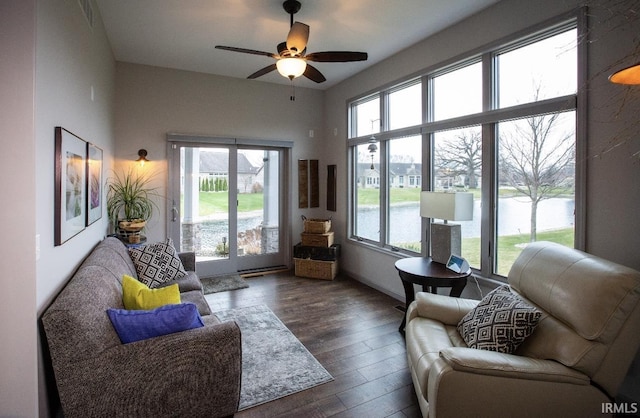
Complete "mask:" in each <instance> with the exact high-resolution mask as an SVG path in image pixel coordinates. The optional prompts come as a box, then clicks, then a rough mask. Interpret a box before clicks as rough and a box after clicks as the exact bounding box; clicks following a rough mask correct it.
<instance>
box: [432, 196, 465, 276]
mask: <svg viewBox="0 0 640 418" xmlns="http://www.w3.org/2000/svg"><path fill="white" fill-rule="evenodd" d="M420 216H422V217H423V218H431V219H443V220H444V223H436V222H433V223H432V224H431V258H432V259H433V261H435V262H437V263H442V264H446V263H447V261H448V260H449V256H450V255H451V254H454V255H457V256H461V255H462V254H461V252H462V244H461V242H462V232H461V231H462V228H461V226H460V225H459V224H450V223H447V221H470V220H472V219H473V193H466V192H464V193H463V192H458V193H448V192H421V193H420Z"/></svg>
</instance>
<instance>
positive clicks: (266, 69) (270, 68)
mask: <svg viewBox="0 0 640 418" xmlns="http://www.w3.org/2000/svg"><path fill="white" fill-rule="evenodd" d="M275 69H276V64H271V65H267V66H266V67H264V68H262V69H260V70H258V71H256V72H255V73H253V74H251V75H250V76H249V77H247V78H249V79H254V78H258V77H261V76H263V75H265V74H269V73H270V72H271V71H273V70H275Z"/></svg>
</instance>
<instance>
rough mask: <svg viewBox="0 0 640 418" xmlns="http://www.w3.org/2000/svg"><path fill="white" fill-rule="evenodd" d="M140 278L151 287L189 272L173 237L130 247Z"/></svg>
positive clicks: (130, 253)
mask: <svg viewBox="0 0 640 418" xmlns="http://www.w3.org/2000/svg"><path fill="white" fill-rule="evenodd" d="M129 255H130V256H131V259H132V260H133V264H134V265H135V267H136V272H137V273H138V280H140V281H141V282H142V283H144V284H146V285H147V286H149V287H150V288H152V289H153V288H156V287H158V286H160V285H161V284H162V283H165V282H168V281H171V280H175V279H178V278H180V277H183V276H184V275H186V274H187V272H186V271H185V270H184V266H183V265H182V261H180V257H179V256H178V252H177V251H176V249H175V247H174V246H173V241H172V240H171V238H169V239H167V240H166V241H164V242H156V243H153V244H147V245H143V246H141V247H132V248H129Z"/></svg>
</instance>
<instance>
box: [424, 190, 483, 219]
mask: <svg viewBox="0 0 640 418" xmlns="http://www.w3.org/2000/svg"><path fill="white" fill-rule="evenodd" d="M420 216H422V217H423V218H432V219H444V220H446V221H470V220H472V219H473V193H466V192H465V193H447V192H422V193H420Z"/></svg>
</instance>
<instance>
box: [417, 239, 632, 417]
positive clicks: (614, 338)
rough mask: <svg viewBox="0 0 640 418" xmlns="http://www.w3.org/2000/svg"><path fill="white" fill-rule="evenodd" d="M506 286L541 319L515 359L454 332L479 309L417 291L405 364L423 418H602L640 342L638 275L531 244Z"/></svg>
mask: <svg viewBox="0 0 640 418" xmlns="http://www.w3.org/2000/svg"><path fill="white" fill-rule="evenodd" d="M508 282H509V285H510V286H511V290H512V291H513V292H515V293H518V294H519V295H520V296H521V297H522V298H523V299H524V300H525V301H527V302H528V303H530V304H531V305H533V306H536V307H537V308H538V309H540V310H541V311H542V312H543V315H542V317H541V319H540V321H539V323H538V325H537V327H536V329H535V331H534V332H533V334H532V335H530V336H529V337H528V338H527V339H526V340H525V341H524V343H523V344H522V345H521V346H520V347H519V348H518V349H517V350H516V352H515V353H514V354H503V353H498V352H494V351H487V350H478V349H472V348H468V347H467V345H466V343H465V341H464V340H463V339H462V337H461V336H460V334H459V333H458V331H457V329H456V326H457V324H458V322H459V321H460V319H462V317H463V316H464V315H465V314H466V313H467V312H469V311H470V310H471V309H473V307H474V306H475V305H476V304H477V303H478V301H477V300H470V299H456V298H450V297H448V296H443V295H434V294H429V293H418V295H417V296H416V301H414V302H413V303H412V304H411V305H410V306H409V308H408V310H407V326H406V344H407V358H408V362H409V368H410V370H411V375H412V379H413V383H414V387H415V390H416V394H417V396H418V400H419V404H420V409H421V410H422V414H423V416H425V417H427V416H428V417H463V416H475V417H481V416H486V417H514V416H519V417H522V416H536V417H537V416H545V417H553V416H557V417H563V418H566V417H574V416H575V417H588V416H598V417H601V416H603V415H606V414H603V412H606V409H605V407H604V406H603V404H605V403H607V402H613V400H612V399H613V397H614V396H615V395H616V393H617V391H618V389H619V387H620V385H621V383H622V381H623V379H624V377H625V375H626V373H627V370H628V368H629V365H630V364H631V361H632V360H633V358H634V355H635V354H636V351H637V350H638V347H639V346H640V332H638V330H640V272H638V271H635V270H632V269H629V268H626V267H623V266H620V265H618V264H615V263H612V262H610V261H606V260H603V259H601V258H598V257H594V256H592V255H589V254H586V253H583V252H581V251H578V250H574V249H569V248H566V247H563V246H560V245H558V244H553V243H545V242H538V243H533V244H530V245H528V246H527V247H526V248H525V250H524V251H523V252H522V253H521V254H520V256H519V257H518V259H517V260H516V262H515V263H514V265H513V267H512V268H511V271H510V272H509V276H508Z"/></svg>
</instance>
